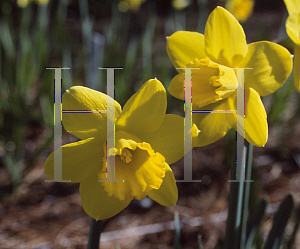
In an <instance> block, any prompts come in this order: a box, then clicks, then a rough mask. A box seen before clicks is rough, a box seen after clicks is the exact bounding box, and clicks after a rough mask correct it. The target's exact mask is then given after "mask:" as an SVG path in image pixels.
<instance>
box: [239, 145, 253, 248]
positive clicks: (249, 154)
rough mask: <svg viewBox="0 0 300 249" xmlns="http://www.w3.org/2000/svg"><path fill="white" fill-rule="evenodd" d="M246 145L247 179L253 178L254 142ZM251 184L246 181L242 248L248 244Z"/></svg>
mask: <svg viewBox="0 0 300 249" xmlns="http://www.w3.org/2000/svg"><path fill="white" fill-rule="evenodd" d="M245 146H246V165H245V180H251V173H252V155H253V144H250V143H248V142H247V141H246V144H245ZM250 184H251V182H245V186H244V201H243V213H242V224H241V248H245V246H246V233H247V218H248V210H249V198H250Z"/></svg>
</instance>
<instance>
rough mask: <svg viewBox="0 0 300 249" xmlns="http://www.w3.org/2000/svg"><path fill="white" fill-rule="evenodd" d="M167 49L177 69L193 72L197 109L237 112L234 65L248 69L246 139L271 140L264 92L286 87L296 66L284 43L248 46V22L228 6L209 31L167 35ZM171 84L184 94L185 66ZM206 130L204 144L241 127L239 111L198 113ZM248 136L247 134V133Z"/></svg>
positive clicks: (200, 142) (213, 19)
mask: <svg viewBox="0 0 300 249" xmlns="http://www.w3.org/2000/svg"><path fill="white" fill-rule="evenodd" d="M167 52H168V55H169V57H170V59H171V61H172V63H173V65H174V66H175V68H185V67H192V68H200V69H199V70H198V69H194V70H192V96H193V100H192V101H193V102H192V103H193V105H192V107H193V110H237V106H236V94H237V93H236V92H237V91H236V89H237V86H238V82H237V78H236V76H235V74H236V73H235V69H233V68H239V67H241V68H252V69H248V70H245V82H244V86H245V119H244V129H245V138H246V139H247V140H248V141H249V142H250V143H252V144H253V145H256V146H264V145H265V143H266V142H267V139H268V124H267V115H266V111H265V108H264V106H263V103H262V101H261V99H260V96H266V95H269V94H271V93H273V92H274V91H276V90H277V89H278V88H280V87H281V86H282V85H283V84H284V82H285V81H286V79H287V78H288V76H289V74H290V73H291V70H292V56H291V54H290V53H289V52H288V50H286V49H285V48H284V47H282V46H280V45H278V44H275V43H271V42H267V41H261V42H255V43H251V44H249V45H247V43H246V38H245V33H244V31H243V28H242V26H241V25H240V24H239V22H238V21H237V20H236V19H235V18H234V16H233V15H232V14H230V13H229V12H228V11H227V10H225V9H224V8H222V7H217V8H216V9H215V10H214V11H213V12H212V13H211V14H210V16H209V17H208V20H207V23H206V27H205V33H204V35H203V34H200V33H196V32H187V31H179V32H176V33H174V34H173V35H172V36H170V37H167ZM177 71H178V72H179V74H178V75H177V76H175V77H174V78H173V79H172V81H171V83H170V86H169V88H168V91H169V92H170V94H171V95H173V96H174V97H176V98H179V99H183V97H184V92H183V89H184V70H182V69H177ZM192 119H193V122H194V123H195V124H196V125H197V127H198V128H199V129H200V130H201V133H200V134H199V136H198V140H197V143H196V144H197V145H196V146H204V145H207V144H210V143H213V142H215V141H216V140H218V139H220V138H222V137H223V136H225V134H226V133H227V132H228V131H229V130H230V129H231V128H235V129H237V127H236V126H237V114H236V113H226V114H225V113H193V115H192ZM241 135H242V136H244V134H241Z"/></svg>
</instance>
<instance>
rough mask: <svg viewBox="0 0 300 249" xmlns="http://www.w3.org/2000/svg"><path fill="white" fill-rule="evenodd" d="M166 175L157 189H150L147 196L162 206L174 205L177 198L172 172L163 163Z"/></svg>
mask: <svg viewBox="0 0 300 249" xmlns="http://www.w3.org/2000/svg"><path fill="white" fill-rule="evenodd" d="M165 168H166V175H165V177H164V178H163V182H162V184H161V186H160V188H159V189H152V190H151V191H150V192H149V193H148V196H149V197H150V198H151V199H152V200H154V201H156V202H158V203H159V204H161V205H163V206H167V207H169V206H174V205H175V204H176V202H177V200H178V190H177V186H176V182H175V177H174V174H173V172H172V170H171V168H170V166H169V165H168V164H167V163H165Z"/></svg>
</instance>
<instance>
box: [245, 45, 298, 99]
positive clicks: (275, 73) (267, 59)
mask: <svg viewBox="0 0 300 249" xmlns="http://www.w3.org/2000/svg"><path fill="white" fill-rule="evenodd" d="M239 67H246V68H247V67H248V68H252V69H245V87H251V88H253V89H255V91H257V92H258V93H259V95H260V96H266V95H269V94H271V93H273V92H275V91H276V90H277V89H278V88H280V87H281V86H282V85H283V84H284V82H285V81H286V80H287V78H288V76H289V75H290V73H291V71H292V67H293V59H292V56H291V54H290V53H289V51H288V50H287V49H285V48H284V47H282V46H280V45H278V44H275V43H272V42H268V41H261V42H254V43H251V44H249V46H248V53H247V55H246V57H245V58H244V60H243V61H242V62H241V63H240V65H239Z"/></svg>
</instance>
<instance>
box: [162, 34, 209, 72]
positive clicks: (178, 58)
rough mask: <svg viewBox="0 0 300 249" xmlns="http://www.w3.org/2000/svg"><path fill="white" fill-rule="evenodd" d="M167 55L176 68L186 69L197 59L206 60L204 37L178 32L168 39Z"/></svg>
mask: <svg viewBox="0 0 300 249" xmlns="http://www.w3.org/2000/svg"><path fill="white" fill-rule="evenodd" d="M167 53H168V55H169V58H170V60H171V61H172V63H173V65H174V67H175V68H184V67H185V66H186V64H188V63H190V62H191V61H193V60H194V59H195V58H198V59H204V58H205V57H206V55H205V51H204V36H203V34H200V33H197V32H189V31H177V32H175V33H174V34H172V35H171V36H169V37H167Z"/></svg>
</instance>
